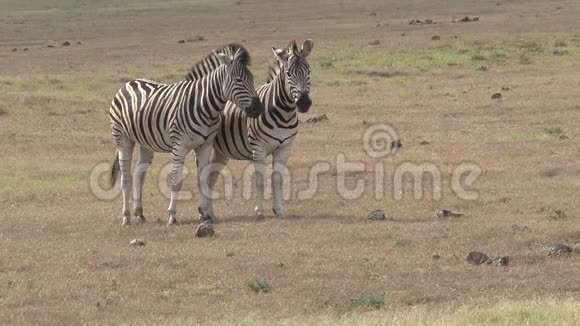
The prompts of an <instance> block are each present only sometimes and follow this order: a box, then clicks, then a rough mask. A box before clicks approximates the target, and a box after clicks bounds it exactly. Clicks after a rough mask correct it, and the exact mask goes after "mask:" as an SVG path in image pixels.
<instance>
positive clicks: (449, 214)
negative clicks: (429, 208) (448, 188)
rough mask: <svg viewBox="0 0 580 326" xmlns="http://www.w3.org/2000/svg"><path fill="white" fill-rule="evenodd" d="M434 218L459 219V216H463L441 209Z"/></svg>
mask: <svg viewBox="0 0 580 326" xmlns="http://www.w3.org/2000/svg"><path fill="white" fill-rule="evenodd" d="M435 216H437V217H439V218H445V217H461V216H463V213H458V212H453V211H450V210H448V209H442V210H441V211H440V212H437V213H436V214H435Z"/></svg>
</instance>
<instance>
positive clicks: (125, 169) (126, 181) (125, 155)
mask: <svg viewBox="0 0 580 326" xmlns="http://www.w3.org/2000/svg"><path fill="white" fill-rule="evenodd" d="M134 147H135V142H133V141H132V140H129V139H124V140H122V141H119V142H118V145H117V150H118V151H119V170H120V171H121V189H122V191H123V225H129V224H131V210H130V209H129V206H130V203H129V200H130V198H131V183H132V179H131V160H133V148H134Z"/></svg>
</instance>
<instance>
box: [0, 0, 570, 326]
mask: <svg viewBox="0 0 580 326" xmlns="http://www.w3.org/2000/svg"><path fill="white" fill-rule="evenodd" d="M578 14H580V2H578V1H565V0H562V1H557V0H553V1H547V0H545V1H540V0H526V1H524V0H498V1H478V0H447V1H427V0H409V1H377V0H364V1H328V0H323V1H288V2H282V1H256V0H239V1H235V0H227V1H225V0H217V1H207V0H206V1H184V0H183V1H181V0H171V1H153V0H146V1H137V0H130V1H120V0H105V1H98V2H97V1H89V0H76V1H74V0H50V1H40V0H34V1H19V0H3V1H2V2H0V153H1V154H0V324H60V325H62V324H71V323H91V324H102V323H114V324H124V323H144V324H158V323H165V324H179V323H182V322H183V323H196V322H201V323H206V322H213V323H216V324H220V323H222V322H224V323H225V322H226V321H232V323H234V324H237V323H238V322H239V323H246V324H254V323H260V320H262V321H263V322H264V323H272V324H276V323H277V322H282V321H283V320H285V321H286V322H288V323H294V324H304V323H311V324H317V323H320V324H327V325H333V324H335V323H338V321H339V320H340V319H341V318H351V319H347V321H344V320H343V321H342V322H343V324H344V325H348V324H350V323H351V322H352V323H354V322H355V321H361V320H363V321H364V320H365V318H377V319H373V320H374V323H376V324H378V323H379V321H380V320H381V318H382V317H381V316H383V317H384V318H386V319H385V320H391V322H394V321H396V320H397V318H403V317H402V316H405V315H407V314H410V313H411V312H413V313H417V311H421V312H422V313H427V314H429V313H435V314H437V313H440V312H442V311H457V309H470V307H473V309H476V308H477V307H479V308H481V309H484V308H485V307H490V306H493V305H494V304H496V303H502V304H509V303H510V302H516V303H518V302H539V305H538V306H535V307H536V308H537V307H540V306H542V302H546V300H548V301H550V300H552V301H553V302H555V303H554V304H553V305H554V306H558V304H559V303H561V302H564V301H568V300H572V303H561V304H570V305H571V306H570V311H572V315H574V314H575V316H576V317H575V318H576V319H574V320H575V321H578V320H580V317H578V316H579V314H580V313H579V312H578V311H580V306H578V305H577V304H576V303H575V300H577V299H579V298H580V273H578V271H579V269H580V258H579V257H580V255H568V256H549V255H547V252H546V249H545V247H546V246H549V245H552V244H554V243H566V244H569V245H571V246H575V245H576V243H577V242H578V245H580V154H579V152H578V149H579V139H580V123H579V122H580V101H579V100H580V93H579V89H580V74H579V73H578V72H579V71H580V35H578V34H575V33H576V32H579V33H580V30H579V29H580V21H579V20H578ZM464 16H470V17H473V16H477V17H479V18H480V20H479V21H477V22H466V23H461V22H457V21H458V20H460V19H461V18H463V17H464ZM427 18H429V19H432V20H433V21H434V22H435V24H417V25H410V24H408V21H409V20H410V19H421V20H424V19H427ZM434 35H439V36H440V40H432V36H434ZM197 36H203V40H195V38H196V37H197ZM190 38H194V40H195V41H194V42H193V41H192V42H190V41H188V42H185V43H184V44H181V43H178V40H188V39H190ZM294 38H296V39H299V40H303V39H305V38H311V39H313V40H314V42H315V48H314V50H313V53H312V55H311V57H310V63H311V68H312V99H313V102H314V104H313V106H312V108H311V110H310V112H309V113H307V114H304V115H301V118H300V119H301V120H302V121H305V120H306V119H307V118H309V117H313V116H317V115H320V114H326V115H327V116H328V118H329V120H328V121H324V122H321V123H318V124H306V123H304V124H302V125H301V130H300V133H299V136H298V138H297V140H296V142H295V145H294V149H293V154H292V156H291V158H290V162H289V169H290V171H291V179H292V180H291V190H292V194H293V198H292V199H291V200H289V201H287V202H286V204H285V205H286V209H287V213H288V215H289V216H288V218H286V219H284V220H276V219H273V218H272V217H271V216H269V217H268V218H267V219H266V220H265V221H264V222H259V223H258V222H256V221H255V218H254V214H253V210H254V209H253V208H254V201H253V200H245V199H243V198H242V196H241V195H240V194H239V192H241V187H239V183H236V184H237V185H238V186H236V187H235V191H236V192H237V193H236V194H235V196H234V197H233V198H231V199H230V200H228V201H223V200H222V201H218V202H217V203H216V207H217V212H218V214H219V218H220V223H219V224H217V225H216V233H217V234H216V236H215V237H214V238H212V239H196V238H194V236H193V230H194V227H195V226H196V225H197V220H196V216H197V214H196V212H197V205H198V201H197V196H195V198H193V199H191V200H184V201H181V202H180V203H179V205H178V220H179V221H180V222H181V223H180V224H179V225H177V226H175V227H166V226H165V221H166V208H167V205H168V199H167V198H166V197H165V196H163V195H162V194H161V192H160V191H159V189H158V186H157V185H158V182H157V180H158V179H159V177H158V175H159V173H160V171H161V169H162V167H163V166H164V165H165V164H166V163H168V162H169V161H170V157H169V155H167V154H157V155H156V159H155V161H154V165H153V167H152V169H151V173H150V174H148V178H147V181H146V189H145V191H144V206H145V211H146V215H147V216H148V222H147V223H145V224H143V225H131V226H128V227H121V216H120V212H121V199H120V197H116V198H115V199H114V200H100V199H98V198H97V197H96V196H95V195H93V193H92V192H91V191H90V189H89V175H90V172H91V170H92V169H93V167H95V166H96V165H97V164H99V163H102V162H107V163H109V162H110V161H111V160H112V158H113V155H114V145H113V141H112V137H111V135H110V127H109V118H108V106H109V104H110V102H111V100H112V97H113V95H114V93H115V91H116V90H117V89H118V88H119V87H120V86H121V85H122V83H123V82H124V81H126V80H129V79H133V78H138V77H144V78H151V79H155V80H159V81H163V82H172V81H178V80H180V79H181V78H183V76H184V75H185V73H186V71H187V69H188V67H190V66H191V65H192V64H193V63H194V62H196V61H197V60H198V59H199V58H201V57H203V56H204V55H205V54H207V53H208V52H209V51H210V50H211V49H214V48H218V47H219V46H221V45H223V44H225V43H227V42H232V41H235V42H242V44H243V45H244V46H246V47H247V48H248V49H249V50H250V52H251V54H252V56H253V64H252V71H253V72H254V74H255V76H256V86H258V85H261V84H262V83H263V81H264V78H265V73H266V66H267V63H268V62H269V61H270V60H271V58H272V54H271V50H270V48H271V47H272V46H277V47H282V46H285V45H286V44H287V43H288V41H289V40H291V39H294ZM374 40H378V41H379V42H378V43H379V44H376V45H370V44H369V43H370V42H372V41H374ZM65 41H69V42H70V43H71V45H70V46H62V43H63V42H65ZM77 42H81V43H80V44H78V43H77ZM48 45H54V47H48ZM25 48H26V49H27V50H25ZM13 49H16V50H13ZM502 87H504V88H505V87H509V90H503V91H502ZM496 92H501V93H502V95H503V98H502V99H501V100H492V99H491V95H492V94H493V93H496ZM374 123H386V124H388V125H390V126H393V127H394V128H395V130H396V131H397V133H398V136H399V138H400V140H401V142H402V145H403V147H402V148H401V149H400V150H399V151H398V152H397V153H396V155H392V156H388V157H386V158H377V159H375V158H371V157H369V156H368V155H367V154H366V153H365V151H364V149H363V144H362V135H363V133H364V131H365V129H366V128H368V127H369V126H370V125H372V124H374ZM422 141H428V142H429V144H427V145H421V144H420V143H421V142H422ZM339 154H342V155H344V156H345V157H346V159H347V160H348V161H352V162H354V161H356V162H362V163H364V164H365V167H366V169H365V172H356V173H349V174H348V180H347V181H348V182H347V185H348V186H349V187H354V185H355V182H356V180H357V179H362V180H365V182H366V190H365V194H364V196H362V197H361V198H359V199H354V200H347V199H343V198H342V197H341V196H340V195H339V193H338V191H337V182H336V179H337V174H338V173H337V164H336V157H337V155H339ZM318 161H327V162H329V163H330V164H331V169H330V171H329V172H326V173H323V174H321V175H320V177H319V180H318V181H319V185H318V186H319V187H318V191H317V193H316V195H315V196H314V197H313V198H312V199H309V200H299V199H297V198H296V196H295V195H296V193H297V191H299V190H303V189H305V188H307V186H308V173H309V169H310V167H311V166H313V164H314V163H315V162H318ZM405 162H408V163H412V164H421V163H425V162H428V163H432V164H435V165H436V166H437V167H438V168H439V169H440V171H441V172H442V177H443V184H442V191H443V195H442V198H441V199H440V200H432V199H430V198H431V197H432V196H431V191H430V190H429V189H430V188H431V187H430V183H431V182H430V179H429V178H425V179H424V180H423V181H424V184H425V187H424V188H425V190H426V192H425V196H424V198H423V199H415V198H414V196H413V193H412V190H413V184H412V180H410V179H406V181H405V184H404V185H405V186H404V193H403V196H402V199H400V200H395V196H394V195H395V194H394V192H393V186H392V180H391V179H389V178H388V177H392V175H393V173H394V171H395V170H396V168H397V167H399V166H401V164H403V163H405ZM462 162H473V163H475V164H477V165H478V166H479V167H481V169H482V174H481V176H480V177H479V179H478V180H477V181H476V182H475V183H474V184H473V185H471V187H470V188H469V189H471V190H476V191H477V192H478V193H479V197H478V198H477V199H476V200H471V201H469V200H462V199H460V198H458V196H457V195H455V194H454V193H453V192H452V191H451V185H450V180H451V174H452V171H453V169H454V168H455V167H456V166H458V165H459V164H460V163H462ZM230 164H231V168H232V171H233V172H234V175H236V178H237V179H238V180H239V179H240V178H241V171H242V169H243V168H244V167H245V166H246V163H245V162H231V163H230ZM377 164H383V165H384V166H385V167H386V170H385V180H386V181H385V192H386V194H385V196H384V198H383V199H375V196H374V180H375V173H374V172H373V171H374V169H375V167H376V165H377ZM187 165H188V166H189V167H190V169H192V170H193V167H194V166H195V164H194V159H193V155H191V156H190V157H189V159H188V161H187ZM339 172H340V171H339ZM196 187H197V185H196V183H195V182H194V178H193V177H192V176H190V177H189V178H188V180H187V181H186V184H185V188H187V189H189V190H192V189H196ZM270 205H271V204H270V203H268V205H267V206H266V207H267V211H268V212H269V211H270V208H269V207H271V206H270ZM374 209H383V210H385V212H386V214H387V216H389V217H391V219H390V220H387V221H383V222H371V221H368V220H367V218H366V217H367V213H368V212H370V211H372V210H374ZM440 209H452V210H455V211H461V212H463V213H464V215H463V216H462V217H460V218H456V219H440V218H436V217H435V216H434V214H435V212H437V211H438V210H440ZM555 211H558V213H555ZM134 238H141V239H144V240H145V241H147V245H146V246H145V247H141V248H132V247H130V246H129V241H130V240H132V239H134ZM474 249H479V250H482V251H485V252H488V253H492V254H497V255H509V256H510V259H511V260H510V265H509V266H508V267H504V268H501V267H494V266H479V267H476V266H472V265H469V264H467V263H466V262H465V256H466V255H467V253H468V252H469V251H471V250H474ZM434 255H439V256H440V257H441V258H440V259H434V258H433V256H434ZM250 282H258V283H259V284H254V287H256V288H258V289H259V288H260V287H262V288H264V287H271V289H270V291H268V292H266V293H261V292H255V291H253V290H252V289H251V287H250V286H249V283H250ZM529 311H533V309H531V310H529ZM529 311H528V312H529ZM319 316H330V317H328V318H337V319H336V320H334V319H330V321H329V319H324V318H327V317H324V318H323V319H316V318H318V317H319ZM345 316H346V317H345ZM353 316H354V317H353ZM369 316H371V317H369ZM373 316H374V317H373ZM393 316H395V317H393ZM396 316H399V317H396ZM516 317H517V318H520V319H517V318H516V319H515V320H518V321H522V322H523V321H525V320H526V318H528V317H529V315H526V314H523V315H521V316H520V315H517V316H516ZM245 318H248V319H247V320H246V321H244V319H245ZM296 318H298V319H296ZM300 318H306V319H300ZM308 318H314V319H308ZM321 318H322V317H321ZM389 318H390V319H389ZM399 320H400V319H399ZM268 321H269V322H268ZM471 322H473V323H475V322H482V323H487V322H490V323H493V322H498V320H497V319H493V318H491V319H489V320H488V319H477V320H475V321H473V320H471V321H466V322H465V323H471ZM568 322H570V321H568ZM411 324H412V323H411ZM442 324H448V323H442ZM508 324H509V323H508ZM548 324H550V323H549V322H548ZM554 324H556V323H554ZM564 324H566V322H564Z"/></svg>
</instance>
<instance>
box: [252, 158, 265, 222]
mask: <svg viewBox="0 0 580 326" xmlns="http://www.w3.org/2000/svg"><path fill="white" fill-rule="evenodd" d="M252 156H253V157H252V159H253V160H254V167H255V170H256V175H255V178H256V218H257V219H258V220H261V219H263V218H264V184H265V183H266V153H265V152H264V150H262V149H259V150H256V149H254V151H253V153H252Z"/></svg>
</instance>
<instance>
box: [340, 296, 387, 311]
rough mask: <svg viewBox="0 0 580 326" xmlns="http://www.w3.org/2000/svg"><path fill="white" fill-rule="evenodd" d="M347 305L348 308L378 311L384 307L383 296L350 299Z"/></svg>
mask: <svg viewBox="0 0 580 326" xmlns="http://www.w3.org/2000/svg"><path fill="white" fill-rule="evenodd" d="M348 304H349V306H350V308H361V307H362V308H375V309H379V308H381V307H383V306H384V305H385V294H384V293H383V294H374V295H363V296H358V297H354V298H350V299H349V301H348Z"/></svg>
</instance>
